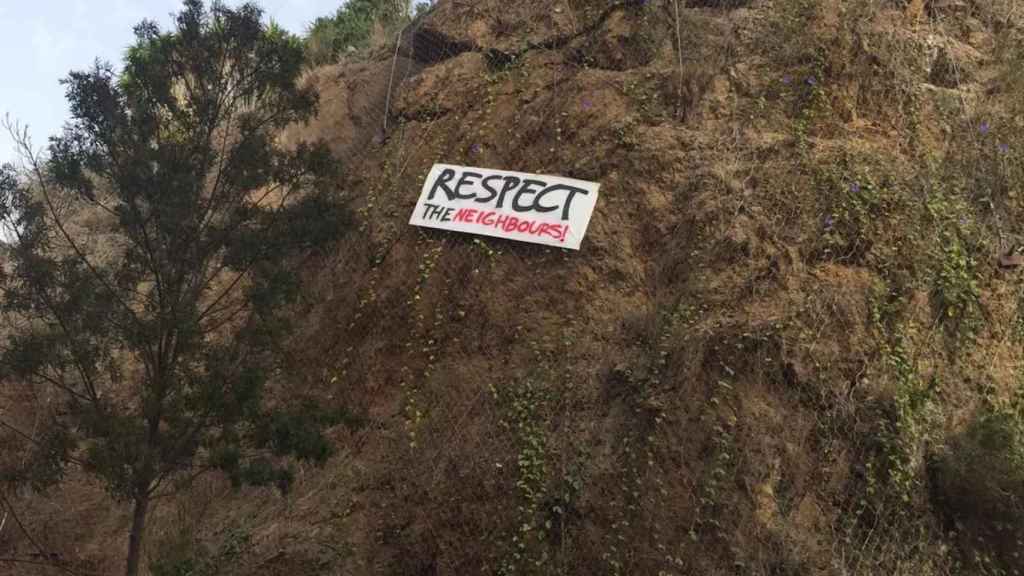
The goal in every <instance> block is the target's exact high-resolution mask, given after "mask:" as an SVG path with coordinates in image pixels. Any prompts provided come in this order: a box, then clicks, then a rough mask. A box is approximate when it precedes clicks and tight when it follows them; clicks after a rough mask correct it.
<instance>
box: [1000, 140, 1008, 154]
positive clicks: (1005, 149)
mask: <svg viewBox="0 0 1024 576" xmlns="http://www.w3.org/2000/svg"><path fill="white" fill-rule="evenodd" d="M999 151H1000V152H1002V153H1003V154H1006V153H1008V152H1009V151H1010V145H1009V144H1007V143H1005V142H1004V143H1002V144H1000V145H999Z"/></svg>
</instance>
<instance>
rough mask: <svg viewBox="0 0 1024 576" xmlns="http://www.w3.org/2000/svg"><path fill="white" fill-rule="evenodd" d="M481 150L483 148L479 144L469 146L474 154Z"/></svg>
mask: <svg viewBox="0 0 1024 576" xmlns="http://www.w3.org/2000/svg"><path fill="white" fill-rule="evenodd" d="M481 150H483V148H482V147H481V146H480V145H479V144H473V145H472V146H470V148H469V151H470V152H472V153H473V154H479V153H480V151H481Z"/></svg>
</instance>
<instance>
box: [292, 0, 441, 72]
mask: <svg viewBox="0 0 1024 576" xmlns="http://www.w3.org/2000/svg"><path fill="white" fill-rule="evenodd" d="M428 6H429V4H428V3H425V2H417V3H416V13H417V14H419V13H421V12H423V11H424V10H425V9H426V7H428ZM411 9H412V3H411V2H410V0H349V2H346V3H345V4H344V5H342V6H341V7H340V8H338V10H337V11H336V12H335V13H334V15H333V16H327V17H321V18H317V19H316V20H314V21H313V24H311V25H310V27H309V30H308V31H307V33H306V54H307V59H308V60H309V62H310V63H311V64H313V65H315V66H320V65H324V64H329V63H331V62H334V61H335V60H337V59H338V56H340V55H341V54H342V53H344V52H345V51H347V50H349V49H350V48H351V49H357V50H358V49H361V48H365V47H367V46H368V45H369V44H370V40H371V39H372V38H373V34H374V30H375V29H376V28H377V27H378V26H380V27H381V28H382V29H384V30H387V29H389V28H393V27H395V26H396V25H400V24H404V23H405V22H408V20H409V18H410V16H411V15H412V13H411Z"/></svg>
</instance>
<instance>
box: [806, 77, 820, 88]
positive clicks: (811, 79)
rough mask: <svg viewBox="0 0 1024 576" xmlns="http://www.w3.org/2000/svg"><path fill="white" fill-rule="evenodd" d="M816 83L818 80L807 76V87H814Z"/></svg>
mask: <svg viewBox="0 0 1024 576" xmlns="http://www.w3.org/2000/svg"><path fill="white" fill-rule="evenodd" d="M817 83H818V80H817V79H816V78H815V77H814V76H808V77H807V85H808V86H814V85H815V84H817Z"/></svg>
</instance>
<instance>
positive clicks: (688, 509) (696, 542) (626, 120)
mask: <svg viewBox="0 0 1024 576" xmlns="http://www.w3.org/2000/svg"><path fill="white" fill-rule="evenodd" d="M1022 25H1024V13H1022V11H1021V10H1020V8H1019V6H1018V4H1017V2H1015V0H910V1H909V2H907V1H899V0H847V1H842V0H754V1H749V2H748V1H744V0H720V1H716V0H689V1H687V2H675V1H672V0H626V1H622V2H610V1H608V0H569V1H568V2H559V3H553V4H548V3H535V2H518V3H510V2H498V1H494V0H479V1H477V2H472V3H468V2H461V1H458V0H440V1H439V2H438V3H437V6H436V7H435V8H434V9H433V10H432V11H431V12H430V13H428V14H426V15H425V16H423V17H422V18H421V19H419V20H418V21H417V22H416V23H415V24H414V25H412V26H411V27H410V28H409V29H407V30H406V31H405V32H404V33H403V34H402V35H401V39H402V43H401V45H399V46H397V47H396V46H394V45H392V46H389V47H386V48H384V49H381V50H378V51H370V52H368V53H359V54H355V55H349V56H346V58H345V59H344V60H342V61H341V62H339V63H337V64H334V65H331V66H326V67H322V68H319V69H316V70H314V71H313V72H312V73H311V74H310V81H312V82H315V83H316V84H317V85H318V87H319V89H320V91H321V94H322V105H321V111H320V115H319V117H318V119H317V120H316V121H314V122H313V123H312V124H311V125H309V126H303V127H296V128H295V129H293V130H292V131H290V132H289V133H288V134H285V135H284V136H283V137H284V138H286V139H287V140H288V141H290V142H296V141H299V140H301V139H304V138H320V137H322V138H325V139H327V140H328V142H329V143H330V144H331V146H332V150H333V151H334V153H335V154H336V155H337V157H338V161H339V162H340V163H342V166H343V168H344V174H345V177H344V180H343V181H342V182H339V186H338V189H339V194H341V195H343V196H344V197H345V198H347V199H348V200H350V202H351V204H352V207H353V215H352V219H353V220H352V225H353V231H352V232H351V233H350V234H349V235H348V236H347V237H346V239H345V240H344V241H343V244H342V246H341V248H340V249H339V250H338V252H337V254H334V255H331V256H329V257H326V258H321V259H318V260H315V261H311V262H310V263H309V264H308V266H307V268H306V269H305V270H304V271H303V276H304V277H305V278H306V279H307V280H308V283H307V287H306V290H307V291H306V293H305V294H304V300H303V301H304V304H303V306H301V307H300V308H299V309H297V310H295V313H294V314H295V317H296V318H298V319H299V320H300V321H301V323H302V325H303V330H302V336H301V338H297V339H296V340H295V341H294V342H291V343H290V349H291V356H292V361H291V364H292V365H291V367H290V370H289V371H288V373H286V374H284V375H283V376H282V378H283V379H284V380H285V381H286V382H287V383H288V385H289V386H292V387H294V390H296V391H297V393H301V394H306V395H310V396H311V397H314V398H320V399H322V400H323V401H324V402H341V403H342V404H343V405H345V406H346V407H347V408H348V411H349V417H348V419H347V422H346V424H345V425H342V426H339V427H337V428H336V429H334V430H333V431H332V436H333V439H334V441H335V443H336V447H337V449H338V454H337V456H336V457H335V458H333V459H332V460H331V461H329V462H328V464H327V465H326V466H325V467H323V468H315V467H309V468H304V469H302V470H300V474H299V477H298V482H297V484H296V486H295V489H294V491H293V492H292V493H291V494H290V495H288V496H286V497H282V496H280V495H278V494H277V493H275V492H274V491H273V490H270V489H266V490H257V489H244V490H241V491H235V490H232V489H231V487H230V485H229V484H228V483H227V482H226V481H221V480H217V479H213V478H211V479H209V480H204V481H203V482H201V483H200V484H199V485H197V486H196V487H194V488H193V489H192V490H191V491H190V492H189V493H187V494H182V495H181V496H179V497H177V498H175V499H173V500H167V501H165V502H162V503H160V504H159V506H158V507H157V509H156V511H155V518H154V519H153V523H152V531H151V533H150V540H149V544H148V548H147V555H148V559H149V561H150V563H151V569H152V570H153V574H159V575H172V574H174V575H184V574H194V575H199V574H202V575H212V574H226V575H230V574H262V575H273V574H288V575H290V576H300V575H301V576H305V575H314V574H357V575H363V574H366V575H369V574H394V575H432V574H438V575H441V574H508V575H513V574H650V575H658V574H678V575H686V574H701V575H725V574H750V575H769V574H792V575H797V574H800V575H803V574H821V575H846V574H857V575H860V574H864V575H866V574H907V575H939V574H1014V573H1017V572H1016V571H1017V570H1019V569H1021V568H1022V567H1024V561H1021V560H1020V559H1019V558H1020V556H1019V553H1020V552H1021V542H1022V540H1024V528H1022V527H1024V523H1022V520H1024V509H1022V500H1021V499H1022V498H1024V489H1022V488H1021V486H1024V483H1022V481H1024V451H1022V446H1024V444H1022V443H1021V442H1022V439H1024V435H1022V431H1024V404H1022V403H1021V399H1022V398H1024V395H1022V391H1024V388H1022V379H1021V378H1022V376H1024V372H1022V364H1021V362H1022V360H1024V356H1022V352H1024V349H1022V341H1024V319H1022V318H1024V316H1022V315H1024V309H1022V308H1021V302H1024V292H1022V283H1021V279H1020V276H1019V265H1020V263H1021V259H1020V257H1019V255H1018V254H1017V252H1015V249H1017V248H1020V247H1024V242H1022V240H1024V238H1022V234H1021V230H1020V228H1019V225H1018V223H1019V222H1020V221H1021V216H1022V215H1024V189H1022V184H1024V162H1022V161H1021V159H1020V158H1021V156H1020V150H1021V149H1022V147H1024V115H1022V113H1024V98H1022V97H1021V96H1022V95H1024V75H1022V74H1021V69H1020V67H1019V62H1020V61H1021V60H1020V59H1021V57H1022V56H1024V50H1022V48H1024V44H1022V40H1024V36H1022V30H1024V29H1022ZM396 48H397V49H396ZM396 54H397V60H393V58H395V55H396ZM389 86H390V87H391V88H392V90H390V94H391V97H390V99H389ZM388 104H389V105H388ZM385 110H387V111H388V112H389V117H388V122H387V129H386V130H384V128H383V126H384V123H383V120H384V118H383V116H382V114H383V112H384V111H385ZM436 162H444V163H451V164H461V165H467V166H480V167H486V168H499V169H508V170H520V171H525V172H531V173H537V174H552V175H561V176H567V177H573V178H579V179H583V180H589V181H594V182H600V183H601V185H602V188H601V196H600V200H599V202H598V204H597V208H596V211H595V213H594V217H593V220H592V221H591V223H590V228H589V230H588V233H587V236H586V239H585V240H584V242H583V246H582V249H581V250H580V251H579V252H570V251H562V250H557V249H553V248H545V247H540V246H532V245H528V244H520V243H512V242H507V241H502V240H495V239H489V238H477V237H472V236H466V235H457V234H452V233H447V232H440V231H431V230H426V229H420V228H414V227H411V226H408V225H407V222H408V219H409V215H410V214H411V213H412V209H413V206H414V205H415V203H416V199H417V197H418V194H419V191H420V188H421V186H422V185H423V182H424V179H425V177H426V175H427V173H428V171H429V170H430V168H431V166H432V165H433V164H434V163H436ZM18 505H19V510H22V511H23V512H24V513H23V514H22V515H21V520H23V521H24V522H25V524H26V526H27V527H28V528H29V529H30V530H29V531H30V532H33V533H35V534H38V535H39V539H40V541H41V543H42V544H44V545H45V546H44V547H45V548H46V549H48V550H53V551H54V552H55V554H57V555H59V558H60V559H62V560H63V561H65V562H67V563H68V565H69V566H71V567H72V568H73V569H74V570H75V571H76V572H79V573H82V574H89V573H97V574H108V573H113V572H115V571H117V570H118V567H119V566H120V564H121V562H122V560H121V558H122V554H123V552H122V547H123V544H124V538H125V536H124V535H125V534H126V527H127V526H128V524H129V521H130V518H129V515H130V514H129V510H128V508H127V507H126V506H125V507H118V506H112V505H111V504H110V501H109V500H108V498H107V496H106V495H105V494H104V493H103V492H102V491H101V490H99V489H98V488H96V487H95V486H93V485H91V484H90V483H89V482H88V481H87V480H85V479H81V478H72V479H71V481H70V482H68V483H67V484H66V485H65V486H64V487H62V488H61V489H60V490H56V491H53V492H50V493H48V494H45V495H34V494H28V493H25V494H21V495H20V497H19V499H18ZM32 549H33V548H32V545H31V543H30V542H28V541H26V539H25V538H24V537H23V536H22V535H20V534H19V533H18V532H16V531H14V530H13V528H12V527H11V525H8V526H7V528H6V529H5V530H4V531H3V532H2V533H0V556H2V555H5V554H7V553H11V554H12V555H13V554H14V553H15V552H18V553H26V554H27V553H30V552H31V551H32ZM4 570H8V572H7V573H11V574H15V573H16V574H37V573H47V572H45V570H50V571H51V573H53V574H57V573H61V572H60V571H59V570H57V569H55V568H45V567H39V566H25V565H8V566H3V565H0V572H3V571H4Z"/></svg>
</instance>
